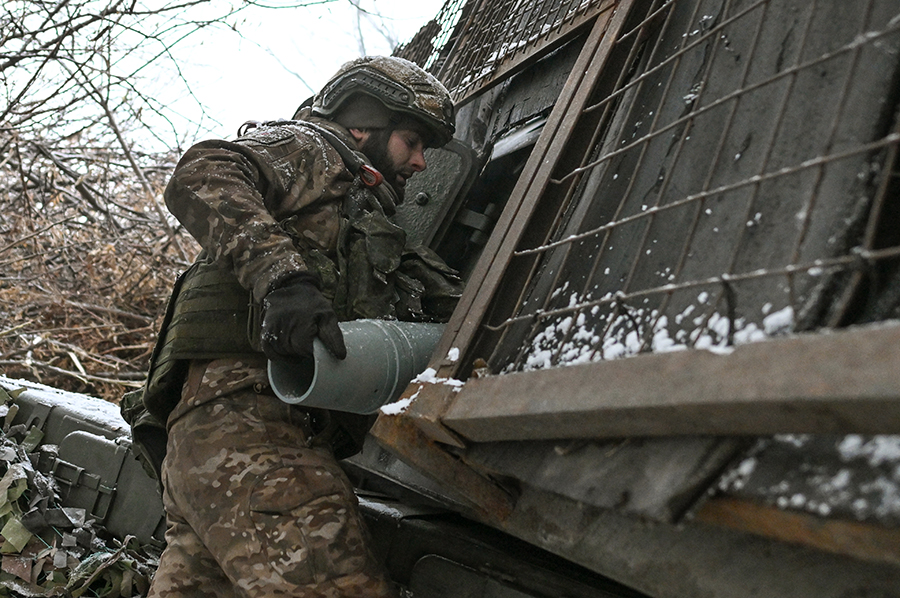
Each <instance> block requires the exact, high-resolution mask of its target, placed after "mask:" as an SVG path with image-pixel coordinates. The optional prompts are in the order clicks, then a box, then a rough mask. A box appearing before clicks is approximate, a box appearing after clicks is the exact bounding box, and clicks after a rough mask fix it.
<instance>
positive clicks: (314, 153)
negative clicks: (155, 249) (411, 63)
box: [165, 117, 461, 321]
mask: <svg viewBox="0 0 900 598" xmlns="http://www.w3.org/2000/svg"><path fill="white" fill-rule="evenodd" d="M307 122H308V123H310V124H311V125H312V126H309V125H307V124H306V123H307ZM317 128H323V129H326V131H328V132H331V133H332V134H334V135H336V136H337V137H338V138H340V139H341V140H342V141H343V142H344V144H346V146H348V147H349V148H350V149H351V150H354V151H355V153H356V156H357V157H358V158H359V159H360V160H365V157H364V156H363V155H362V154H361V153H359V152H358V148H357V146H356V144H355V143H354V141H353V139H352V137H350V135H349V132H347V131H346V130H345V129H343V128H342V127H340V126H339V125H336V124H335V123H332V122H331V121H327V120H324V119H319V118H315V117H307V118H306V119H305V120H304V121H282V122H277V123H270V124H267V125H264V126H260V127H258V128H256V129H253V130H251V131H250V132H249V133H247V134H246V135H244V136H243V137H241V138H239V139H237V140H236V141H234V142H230V141H218V140H216V141H205V142H201V143H199V144H197V145H195V146H194V147H192V148H191V149H189V150H188V151H187V153H185V155H184V157H183V158H182V159H181V161H180V162H179V164H178V166H177V167H176V169H175V173H174V174H173V176H172V179H171V180H170V182H169V185H168V187H167V188H166V192H165V199H166V205H167V206H168V208H169V210H170V211H171V212H172V213H173V214H174V215H175V216H176V217H177V218H178V220H179V221H180V222H181V223H182V224H183V225H184V226H185V228H186V229H187V230H188V231H189V232H190V233H191V235H193V236H194V238H196V239H197V241H199V243H200V245H201V246H202V247H203V249H204V252H205V254H206V256H208V259H210V260H211V261H213V262H215V263H216V264H217V265H218V266H219V267H221V268H223V269H224V270H226V271H229V272H232V273H233V274H234V276H235V277H236V279H237V281H238V282H239V283H240V285H241V286H242V287H243V288H245V289H247V290H249V291H251V293H252V299H253V301H254V302H259V301H261V300H262V298H263V297H264V296H265V295H266V293H268V292H269V291H270V290H271V289H273V288H274V287H276V286H277V285H278V284H279V282H281V281H283V280H285V279H286V278H289V277H291V276H292V275H294V274H296V273H299V272H312V273H315V274H317V275H318V277H319V278H320V280H321V282H322V286H323V292H324V293H325V294H326V296H328V297H329V298H331V299H333V301H334V304H335V310H336V312H337V313H338V317H339V318H341V319H342V320H350V319H355V318H377V317H388V318H399V319H403V320H437V321H441V320H445V319H446V318H448V317H449V315H450V312H451V311H452V309H453V306H454V305H455V302H456V299H458V297H459V295H460V293H461V283H460V281H459V279H458V278H457V277H456V273H455V272H454V271H452V270H451V269H450V268H448V267H447V266H446V265H445V264H444V263H443V262H442V261H441V260H440V259H439V258H438V257H437V256H436V255H435V254H433V253H432V252H431V251H429V250H428V249H426V248H423V247H410V246H408V245H407V244H406V235H405V233H404V232H403V230H402V229H401V228H400V227H398V226H397V225H396V224H394V223H393V222H392V221H391V220H390V217H391V216H392V215H393V213H394V210H395V207H396V196H395V195H394V193H393V191H392V190H391V189H390V187H389V186H388V185H386V184H383V185H380V186H379V187H377V188H375V189H370V188H368V187H366V186H365V185H363V184H362V182H361V180H360V179H359V177H355V176H354V175H353V174H351V172H350V170H349V169H348V167H347V165H346V164H345V161H344V159H343V158H342V157H341V154H340V153H339V151H338V150H337V149H336V148H335V147H334V145H332V144H331V143H329V142H328V141H327V140H326V139H324V138H323V136H322V135H321V134H320V133H318V132H317Z"/></svg>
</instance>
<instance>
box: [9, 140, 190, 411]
mask: <svg viewBox="0 0 900 598" xmlns="http://www.w3.org/2000/svg"><path fill="white" fill-rule="evenodd" d="M0 135H2V136H0V373H2V374H3V375H5V376H8V377H11V378H23V379H28V380H33V381H37V382H41V383H44V384H47V385H49V386H53V387H56V388H61V389H64V390H70V391H75V392H81V393H85V394H90V395H94V396H99V397H102V398H105V399H107V400H112V401H117V400H118V399H119V398H120V397H121V396H122V394H123V393H124V392H126V391H127V390H130V389H133V388H135V387H138V386H140V384H141V383H142V381H143V379H144V377H145V373H146V368H147V361H148V358H149V354H150V351H151V349H152V347H153V343H154V340H155V335H156V331H157V329H158V325H159V319H160V316H161V312H162V309H163V306H164V304H165V300H166V298H167V297H168V294H169V291H170V288H171V285H172V282H173V281H174V279H175V276H176V275H177V273H178V271H180V270H183V269H184V268H185V267H186V266H187V265H188V264H189V263H190V262H191V260H192V258H193V257H194V252H196V245H195V244H194V242H193V241H192V240H190V239H189V237H187V235H186V233H184V231H183V230H176V228H177V227H176V223H175V222H174V220H172V219H171V217H170V216H168V215H167V212H166V210H165V207H164V206H162V205H161V199H160V194H161V190H162V188H163V186H164V185H165V182H166V179H167V177H168V175H169V173H170V172H171V168H172V166H173V164H174V160H175V159H177V156H175V155H134V156H132V157H133V158H134V161H135V163H134V164H131V163H129V160H128V156H127V155H125V154H124V152H122V151H117V150H116V149H114V148H111V147H109V144H108V143H107V144H103V143H96V144H91V143H90V142H85V141H84V140H79V139H61V140H58V141H55V142H48V141H44V140H35V139H27V140H26V139H22V138H20V137H19V136H17V135H16V134H15V133H12V132H9V131H3V132H2V133H0Z"/></svg>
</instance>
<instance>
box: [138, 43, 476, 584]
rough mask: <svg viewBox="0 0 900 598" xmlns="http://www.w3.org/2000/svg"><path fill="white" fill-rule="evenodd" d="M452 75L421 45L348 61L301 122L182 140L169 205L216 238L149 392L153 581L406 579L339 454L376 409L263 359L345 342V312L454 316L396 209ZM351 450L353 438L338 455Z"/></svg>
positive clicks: (180, 296) (440, 277)
mask: <svg viewBox="0 0 900 598" xmlns="http://www.w3.org/2000/svg"><path fill="white" fill-rule="evenodd" d="M453 131H454V115H453V105H452V103H451V101H450V97H449V94H448V93H447V90H446V89H445V88H444V87H443V86H442V85H441V84H440V83H439V82H438V81H437V80H436V79H435V78H434V77H432V76H431V75H429V74H427V73H426V72H425V71H423V70H422V69H420V68H419V67H417V66H416V65H414V64H412V63H410V62H407V61H405V60H401V59H397V58H387V57H366V58H361V59H358V60H355V61H352V62H350V63H347V64H346V65H344V66H343V67H342V68H341V69H340V70H339V71H338V73H337V74H336V75H335V76H334V77H333V78H332V79H331V80H330V81H329V82H328V83H327V84H326V85H325V87H324V88H323V89H322V91H321V92H320V93H318V94H317V95H316V96H315V97H314V98H313V99H312V101H311V102H307V103H304V105H302V106H301V107H300V109H298V111H297V113H296V114H295V115H294V119H293V120H291V121H277V122H271V123H264V124H256V123H248V124H246V125H245V126H244V127H242V128H241V131H239V138H238V139H237V140H236V141H234V142H229V141H206V142H202V143H199V144H197V145H195V146H194V147H192V148H191V149H189V150H188V151H187V153H185V155H184V156H183V158H182V159H181V161H180V162H179V164H178V166H177V167H176V169H175V172H174V174H173V176H172V179H171V181H170V182H169V184H168V187H167V188H166V192H165V199H166V205H167V206H168V207H169V209H170V210H171V212H172V213H173V214H174V215H175V216H176V217H177V218H178V219H179V221H180V222H181V223H182V224H183V225H184V227H185V228H186V229H187V230H188V231H189V232H190V233H191V235H193V236H194V237H195V238H196V239H197V241H199V243H200V245H201V246H202V248H203V251H202V252H201V254H200V256H199V258H198V259H197V261H196V263H195V264H193V265H192V266H191V268H190V269H189V270H188V271H187V272H186V273H185V274H184V275H183V276H182V277H181V278H180V279H179V281H178V282H177V283H176V287H175V290H174V292H173V295H172V298H171V299H170V301H169V307H168V309H167V315H166V321H165V325H164V327H163V331H162V332H161V334H160V338H159V340H158V343H157V346H156V349H155V350H154V355H153V358H152V363H151V369H150V374H149V376H148V382H147V385H146V387H145V391H144V395H143V402H144V404H145V405H146V408H147V410H148V411H149V412H150V413H152V414H153V415H154V416H155V417H156V418H157V419H159V420H160V421H163V422H166V428H167V431H168V441H167V445H166V446H167V450H166V455H165V460H164V462H163V464H162V472H161V480H162V483H163V487H164V492H163V502H164V505H165V508H166V514H167V518H168V525H169V527H168V530H167V533H166V540H167V546H166V549H165V551H164V552H163V555H162V557H161V560H160V565H159V570H158V572H157V574H156V576H155V578H154V581H153V584H152V587H151V590H150V595H151V596H165V597H173V596H219V597H221V596H254V597H255V596H260V597H261V596H309V597H313V596H315V597H321V598H326V597H333V598H338V597H341V598H344V597H356V596H358V597H363V596H365V597H367V598H372V597H380V596H393V595H395V594H394V592H395V590H394V588H393V587H392V585H391V584H390V583H389V581H388V580H387V578H386V576H385V574H384V572H383V571H382V570H381V567H380V565H379V564H378V562H377V560H376V559H375V557H374V556H373V554H372V553H371V550H370V548H369V545H368V542H367V539H366V531H365V529H364V526H363V523H362V521H361V518H360V515H359V512H358V505H357V502H356V497H355V495H354V494H353V489H352V486H351V485H350V483H349V481H348V480H347V478H346V476H345V475H344V474H343V472H342V470H341V469H340V467H339V465H338V462H337V458H340V457H343V456H346V455H347V454H350V453H352V452H354V451H355V450H358V446H359V443H360V441H361V434H362V433H364V432H365V430H366V426H367V425H368V424H369V423H370V420H364V421H360V420H359V419H352V418H351V417H349V416H346V415H344V416H341V415H340V414H337V413H330V412H322V411H315V410H309V409H302V408H299V407H297V406H291V405H287V404H285V403H283V402H281V401H279V400H278V399H277V398H276V397H275V396H274V394H273V392H272V390H271V389H270V387H269V383H268V379H267V375H266V359H267V358H268V359H283V360H295V359H298V358H302V357H304V356H310V355H311V354H312V343H313V340H314V339H315V338H319V339H320V340H321V342H322V343H323V344H324V346H325V347H326V348H327V349H328V350H329V351H330V352H331V353H332V354H334V355H335V356H336V357H338V358H343V357H344V356H345V355H346V349H345V347H344V342H343V338H342V336H341V331H340V328H338V325H337V324H338V321H342V320H351V319H356V318H399V319H404V320H414V321H415V320H419V321H428V320H431V321H440V320H446V318H447V317H448V316H449V314H450V311H451V310H452V308H453V305H454V303H455V301H456V299H457V298H458V297H459V294H460V282H459V280H458V278H457V277H456V276H455V273H454V272H453V271H452V270H450V269H449V268H448V267H447V266H446V265H445V264H443V262H441V260H440V259H439V258H437V257H436V256H435V255H434V254H432V253H431V252H429V251H428V250H427V249H425V248H422V247H411V246H409V245H408V244H407V243H406V239H405V234H404V231H403V230H402V229H401V228H399V227H398V226H397V225H396V224H394V223H393V222H392V220H391V216H392V215H393V214H394V211H395V208H396V205H397V204H398V203H399V202H400V201H401V200H402V198H403V194H404V187H405V185H406V181H407V180H408V179H409V178H410V177H411V176H412V175H413V174H415V173H416V172H419V171H421V170H423V169H425V166H426V164H425V156H424V153H423V150H424V149H425V148H426V147H429V146H431V147H438V146H441V145H443V144H445V143H447V142H448V141H449V140H450V139H451V137H452V135H453ZM335 452H337V455H335Z"/></svg>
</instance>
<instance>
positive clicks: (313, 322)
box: [260, 277, 347, 361]
mask: <svg viewBox="0 0 900 598" xmlns="http://www.w3.org/2000/svg"><path fill="white" fill-rule="evenodd" d="M314 280H315V279H314V278H312V277H299V278H292V279H291V280H290V281H289V282H287V283H286V284H284V285H283V286H280V287H278V288H276V289H274V290H272V291H269V294H268V295H266V296H265V298H264V299H263V303H262V334H261V335H260V345H261V347H262V350H263V353H265V354H266V357H268V358H269V359H273V360H280V361H291V360H296V359H297V358H298V357H312V355H313V340H314V339H315V338H316V337H319V340H321V341H322V344H323V345H325V348H326V349H328V352H329V353H331V354H332V355H334V356H335V357H337V358H338V359H344V358H345V357H347V347H346V346H344V335H343V334H341V329H340V328H339V327H338V319H337V315H336V314H335V313H334V308H332V306H331V302H330V301H328V299H326V298H325V296H324V295H322V293H321V292H320V291H319V288H318V286H317V285H316V284H315V282H314Z"/></svg>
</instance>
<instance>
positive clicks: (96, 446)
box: [0, 0, 900, 598]
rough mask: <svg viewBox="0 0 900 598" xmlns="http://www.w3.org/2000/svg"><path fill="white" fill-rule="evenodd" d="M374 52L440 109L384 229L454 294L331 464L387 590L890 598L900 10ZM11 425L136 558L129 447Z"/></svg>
mask: <svg viewBox="0 0 900 598" xmlns="http://www.w3.org/2000/svg"><path fill="white" fill-rule="evenodd" d="M397 54H398V55H399V56H402V57H404V58H407V59H409V60H412V61H415V62H417V63H418V64H420V65H422V66H423V67H424V68H426V69H428V70H429V71H430V72H432V73H434V74H435V75H436V76H438V77H439V78H440V79H441V80H442V81H443V82H444V83H445V84H446V85H447V87H448V89H450V90H451V92H452V94H453V96H454V100H455V101H456V102H457V105H458V107H459V109H458V112H459V117H458V132H457V138H456V140H455V141H454V142H453V143H452V144H451V145H450V146H449V147H448V148H445V149H442V150H432V151H431V155H430V156H429V163H430V168H429V169H428V170H427V171H425V172H424V173H422V174H421V175H419V176H418V177H416V178H414V179H413V180H412V181H411V182H410V189H408V191H407V198H408V199H407V203H406V204H405V205H404V206H403V209H402V212H401V213H400V215H399V218H400V219H401V220H403V221H404V223H405V224H406V226H407V227H408V228H409V229H410V230H411V231H412V233H411V234H414V235H418V238H419V239H420V240H422V241H424V242H426V243H428V244H429V245H431V246H432V247H433V248H435V249H436V250H437V251H438V253H440V254H441V255H442V256H443V257H444V258H445V259H447V261H448V262H449V263H450V264H451V265H452V266H454V267H455V268H457V269H458V270H459V271H460V272H461V273H462V274H463V276H464V277H465V278H466V280H467V287H466V291H465V294H464V296H463V297H462V300H461V302H460V304H459V306H458V308H457V310H456V312H455V313H454V315H453V317H452V319H451V320H450V322H449V323H448V324H447V325H446V327H445V328H444V330H443V332H442V334H441V335H440V336H439V338H438V339H436V343H437V344H436V348H435V349H434V350H433V351H429V352H428V355H427V357H426V360H425V363H427V365H428V368H427V369H425V370H424V371H423V372H421V373H420V374H419V375H418V376H416V378H415V380H414V381H413V382H412V383H410V384H406V382H405V380H401V383H400V384H399V396H398V397H396V400H395V398H394V397H395V396H396V394H398V393H394V394H392V396H391V398H390V399H389V400H390V401H391V403H390V404H389V405H388V406H387V407H386V408H383V409H382V411H381V412H380V414H379V416H378V419H377V421H376V422H375V424H374V426H373V428H372V430H371V432H370V435H369V437H368V438H367V440H366V445H365V447H364V450H363V451H362V452H361V453H360V454H359V455H356V456H355V457H353V458H351V459H348V460H347V461H346V462H345V466H346V469H347V471H348V473H349V474H350V476H351V479H353V481H354V483H355V484H356V485H357V489H358V495H359V497H360V503H361V506H362V508H363V510H364V512H365V514H366V516H367V519H368V521H369V523H370V527H371V530H372V533H373V536H374V539H375V544H376V548H377V550H378V552H379V554H380V555H381V556H382V557H383V558H384V559H385V561H386V563H387V566H388V569H389V571H390V573H391V575H392V576H393V577H394V579H395V580H396V581H397V582H398V583H400V584H402V585H403V586H404V587H405V588H408V589H409V590H410V591H411V592H412V594H413V595H415V596H428V597H432V598H433V597H438V598H443V597H447V598H463V597H465V598H549V597H551V596H552V597H563V596H565V597H588V596H591V597H593V596H652V597H655V598H669V597H672V598H675V597H677V598H696V597H700V596H703V597H716V598H726V597H728V598H731V597H734V598H737V597H742V598H743V597H746V596H798V597H804V598H806V597H808V598H813V597H815V598H850V597H859V598H862V597H879V598H885V597H890V596H900V350H898V347H900V326H898V325H897V324H898V321H897V318H898V315H900V314H898V309H900V269H898V265H900V233H898V231H900V228H898V226H897V222H898V220H897V216H898V214H900V194H898V190H900V162H898V153H900V152H898V150H900V122H898V107H900V85H898V75H900V5H898V4H897V2H896V1H894V0H844V1H842V2H816V1H813V2H807V1H800V0H677V1H674V0H529V1H527V2H526V1H524V0H448V2H447V3H446V4H445V5H444V7H443V8H442V10H441V11H440V13H439V14H438V15H437V16H436V17H435V19H433V20H432V21H430V22H429V23H428V24H427V25H426V26H425V27H424V28H423V29H422V30H421V31H420V32H419V34H418V35H416V36H415V38H414V39H413V40H412V41H410V42H409V43H408V44H406V45H405V46H403V47H401V48H400V49H398V51H397ZM0 382H2V384H3V386H4V387H6V388H12V387H14V386H22V383H20V382H13V381H8V380H3V381H0ZM17 401H18V403H19V404H20V409H19V413H18V415H16V418H17V421H22V422H27V423H28V425H34V426H43V427H44V428H45V436H44V437H45V442H47V443H52V444H54V445H58V450H56V451H54V452H53V453H52V454H48V458H47V460H46V461H47V463H45V464H44V465H45V466H46V467H47V468H48V470H50V471H52V472H53V473H54V475H55V476H56V477H57V479H58V480H60V481H61V483H63V484H65V485H66V486H67V488H69V494H68V500H69V502H71V503H72V504H78V505H82V506H84V508H87V509H88V510H89V511H90V513H91V516H92V517H94V518H96V519H97V520H98V521H99V522H101V523H104V524H105V525H106V526H107V527H108V528H109V529H110V531H111V532H112V533H114V534H120V535H123V534H134V535H137V536H138V537H139V538H141V539H142V540H143V541H145V542H160V541H161V532H162V529H163V522H162V518H161V509H160V508H159V505H158V498H157V494H156V493H155V490H154V489H153V482H152V480H150V479H149V478H146V477H144V476H143V472H142V470H141V468H140V466H139V465H138V464H137V463H136V462H135V461H134V460H133V459H130V458H129V454H128V453H129V449H128V447H129V440H128V435H127V430H126V429H125V428H124V426H118V427H117V426H116V425H114V424H112V423H110V420H108V419H106V420H105V419H104V418H103V417H97V416H96V414H94V416H93V417H92V416H91V414H90V413H88V414H85V413H83V411H84V407H83V406H81V405H80V403H78V402H76V405H74V406H73V405H71V404H69V402H67V400H66V397H65V395H64V394H63V393H58V392H55V391H53V390H52V389H45V388H40V387H37V386H34V385H30V386H27V390H26V391H25V392H23V393H22V394H21V395H19V398H18V399H17ZM54 401H56V402H54ZM89 447H90V448H89ZM101 465H102V466H101Z"/></svg>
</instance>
